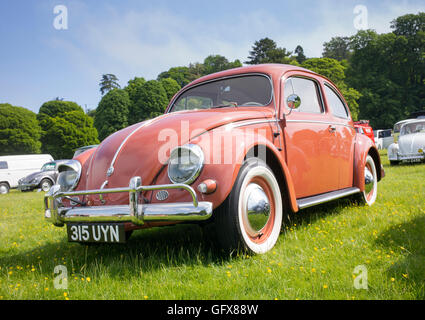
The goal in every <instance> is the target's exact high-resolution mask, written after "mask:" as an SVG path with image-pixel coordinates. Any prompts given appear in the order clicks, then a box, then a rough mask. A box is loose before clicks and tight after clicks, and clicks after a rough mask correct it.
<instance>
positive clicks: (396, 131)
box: [393, 119, 414, 143]
mask: <svg viewBox="0 0 425 320" xmlns="http://www.w3.org/2000/svg"><path fill="white" fill-rule="evenodd" d="M412 120H414V119H405V120H401V121H399V122H397V123H396V124H395V125H394V128H393V140H394V142H395V143H396V142H397V141H398V137H399V136H400V129H401V126H402V125H403V124H405V123H407V122H409V121H412Z"/></svg>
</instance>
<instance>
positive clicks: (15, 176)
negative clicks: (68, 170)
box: [0, 154, 53, 194]
mask: <svg viewBox="0 0 425 320" xmlns="http://www.w3.org/2000/svg"><path fill="white" fill-rule="evenodd" d="M51 161H53V157H52V156H51V155H49V154H31V155H21V156H2V157H0V194H6V193H8V192H9V190H10V189H13V188H16V187H18V181H19V179H22V178H23V177H25V176H27V175H28V174H30V173H32V172H34V171H38V170H40V168H41V167H42V166H43V165H44V164H45V163H47V162H51Z"/></svg>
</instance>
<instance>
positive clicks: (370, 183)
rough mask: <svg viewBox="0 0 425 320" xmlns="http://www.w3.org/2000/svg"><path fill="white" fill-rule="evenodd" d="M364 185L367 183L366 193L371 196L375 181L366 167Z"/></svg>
mask: <svg viewBox="0 0 425 320" xmlns="http://www.w3.org/2000/svg"><path fill="white" fill-rule="evenodd" d="M364 183H365V192H366V194H369V193H370V192H371V191H372V190H373V185H374V184H375V179H374V177H373V174H372V172H371V171H370V170H369V168H368V167H367V166H366V167H365V168H364Z"/></svg>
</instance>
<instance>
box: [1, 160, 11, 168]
mask: <svg viewBox="0 0 425 320" xmlns="http://www.w3.org/2000/svg"><path fill="white" fill-rule="evenodd" d="M8 168H9V167H8V165H7V162H6V161H0V170H1V169H8Z"/></svg>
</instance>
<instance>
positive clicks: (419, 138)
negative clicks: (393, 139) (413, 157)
mask: <svg viewBox="0 0 425 320" xmlns="http://www.w3.org/2000/svg"><path fill="white" fill-rule="evenodd" d="M424 148H425V133H422V132H418V133H413V134H407V135H404V136H400V137H399V138H398V150H399V152H400V153H401V154H416V153H418V149H424Z"/></svg>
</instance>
